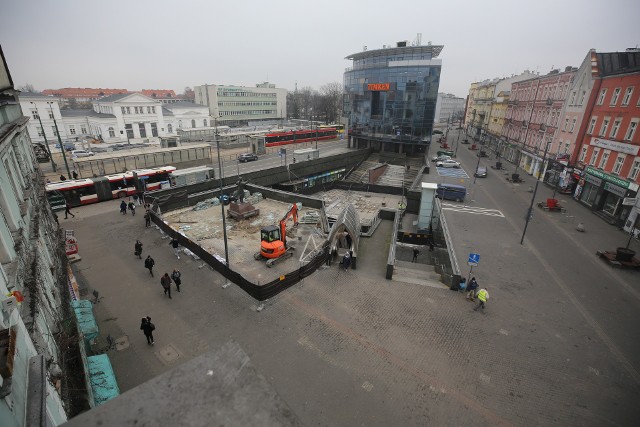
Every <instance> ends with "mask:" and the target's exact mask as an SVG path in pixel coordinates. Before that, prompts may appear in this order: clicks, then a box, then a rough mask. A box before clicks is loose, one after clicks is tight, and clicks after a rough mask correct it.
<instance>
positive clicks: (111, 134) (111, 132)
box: [109, 127, 116, 138]
mask: <svg viewBox="0 0 640 427" xmlns="http://www.w3.org/2000/svg"><path fill="white" fill-rule="evenodd" d="M115 137H116V131H115V130H114V129H113V128H112V127H110V128H109V138H115Z"/></svg>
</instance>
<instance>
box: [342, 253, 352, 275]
mask: <svg viewBox="0 0 640 427" xmlns="http://www.w3.org/2000/svg"><path fill="white" fill-rule="evenodd" d="M350 265H351V253H350V252H349V251H347V252H346V253H345V254H344V257H343V258H342V267H343V268H344V271H347V270H348V269H349V266H350Z"/></svg>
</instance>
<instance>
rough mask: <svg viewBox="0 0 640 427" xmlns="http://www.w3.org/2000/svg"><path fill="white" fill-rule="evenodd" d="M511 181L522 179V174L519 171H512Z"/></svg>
mask: <svg viewBox="0 0 640 427" xmlns="http://www.w3.org/2000/svg"><path fill="white" fill-rule="evenodd" d="M511 181H520V174H519V173H512V174H511Z"/></svg>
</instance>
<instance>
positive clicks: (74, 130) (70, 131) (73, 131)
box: [69, 126, 76, 135]
mask: <svg viewBox="0 0 640 427" xmlns="http://www.w3.org/2000/svg"><path fill="white" fill-rule="evenodd" d="M69 133H70V134H71V135H75V134H76V128H74V127H73V126H69Z"/></svg>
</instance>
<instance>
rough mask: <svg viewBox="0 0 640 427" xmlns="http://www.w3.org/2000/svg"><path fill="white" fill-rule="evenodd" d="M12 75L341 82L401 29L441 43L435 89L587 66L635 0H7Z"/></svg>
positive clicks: (639, 13) (167, 85)
mask: <svg viewBox="0 0 640 427" xmlns="http://www.w3.org/2000/svg"><path fill="white" fill-rule="evenodd" d="M0 12H1V13H0V16H2V19H1V22H0V43H2V48H3V50H4V54H5V57H6V60H7V62H8V64H9V69H10V71H11V74H12V77H13V80H14V83H15V85H16V86H21V85H23V84H26V83H30V84H32V85H34V87H35V88H36V89H38V90H43V89H55V88H61V87H92V88H98V87H102V88H123V89H129V90H140V89H173V90H175V91H176V92H178V93H180V92H182V91H183V89H184V87H185V86H191V87H193V86H195V85H200V84H205V83H209V84H226V85H244V86H253V85H255V84H256V83H258V82H263V81H267V80H268V81H269V82H272V83H275V84H276V85H277V86H278V87H284V88H287V89H289V90H293V89H294V87H295V83H296V82H297V83H298V88H301V87H304V86H311V87H313V88H316V89H318V88H320V86H322V85H323V84H326V83H330V82H336V81H337V82H342V75H343V72H344V69H345V68H346V67H349V66H350V65H351V63H350V61H347V60H345V59H344V58H345V56H347V55H350V54H352V53H356V52H360V51H362V48H363V46H367V47H368V49H369V50H372V49H377V48H382V45H384V44H392V43H395V42H397V41H400V40H410V41H412V40H415V38H416V35H417V33H422V42H423V44H426V43H427V42H429V41H431V42H432V43H433V44H442V45H444V49H443V51H442V53H441V54H440V58H441V59H442V62H443V65H442V79H441V82H440V92H449V93H453V94H455V95H457V96H460V97H464V96H466V94H467V93H468V90H469V84H470V83H471V82H474V81H479V80H484V79H487V78H493V77H504V76H509V75H511V74H518V73H520V72H522V71H523V70H525V69H529V70H532V71H538V72H540V73H541V74H544V73H547V72H548V71H549V70H550V69H551V68H552V67H554V68H564V67H565V66H567V65H573V66H579V65H580V63H581V62H582V60H583V58H584V57H585V55H586V54H587V51H588V50H589V49H590V48H595V49H596V50H598V51H601V52H611V51H621V50H624V49H626V48H629V47H636V46H639V45H640V25H639V17H640V1H638V0H608V1H605V0H583V1H579V0H536V1H516V0H511V1H507V0H504V1H500V0H484V1H475V0H467V1H462V0H442V1H439V2H434V1H428V0H411V1H403V0H396V1H390V0H388V1H378V0H341V1H334V0H323V1H312V2H310V1H304V0H297V1H288V0H269V1H258V0H253V1H249V0H231V1H214V0H203V1H195V0H174V1H166V0H153V1H148V0H128V1H121V0H107V1H90V0H89V1H88V0H55V1H53V0H40V1H34V0H2V1H0Z"/></svg>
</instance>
